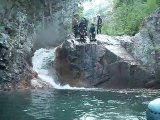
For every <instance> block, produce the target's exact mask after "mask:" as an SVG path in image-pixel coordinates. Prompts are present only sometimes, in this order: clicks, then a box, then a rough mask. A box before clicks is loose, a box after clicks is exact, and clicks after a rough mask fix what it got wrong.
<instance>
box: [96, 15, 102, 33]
mask: <svg viewBox="0 0 160 120" xmlns="http://www.w3.org/2000/svg"><path fill="white" fill-rule="evenodd" d="M97 17H98V20H97V34H99V33H100V34H101V28H102V18H101V16H100V15H98V16H97Z"/></svg>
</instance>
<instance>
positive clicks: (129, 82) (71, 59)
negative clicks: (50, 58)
mask: <svg viewBox="0 0 160 120" xmlns="http://www.w3.org/2000/svg"><path fill="white" fill-rule="evenodd" d="M96 39H97V43H95V42H94V43H90V42H89V40H88V39H87V42H86V43H85V44H81V43H79V42H78V41H77V40H74V39H72V38H71V39H68V40H66V41H65V42H64V43H63V44H62V45H61V46H59V47H58V48H57V51H56V54H57V57H56V61H55V63H54V64H55V66H56V67H55V68H56V70H57V72H58V73H59V79H60V82H61V84H70V85H71V86H83V87H103V88H122V87H125V88H126V87H130V88H135V87H144V83H145V82H146V81H148V80H149V77H150V74H148V72H147V70H145V69H144V68H143V67H142V66H141V64H140V63H139V62H138V61H137V60H136V59H134V57H133V56H131V55H130V53H129V52H128V51H127V50H126V49H125V48H124V46H123V44H122V43H123V41H122V38H121V39H118V37H110V36H107V35H97V37H96ZM125 42H126V41H125ZM129 42H130V41H129ZM130 43H132V42H130ZM128 44H129V43H128Z"/></svg>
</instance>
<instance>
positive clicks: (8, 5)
mask: <svg viewBox="0 0 160 120" xmlns="http://www.w3.org/2000/svg"><path fill="white" fill-rule="evenodd" d="M73 6H74V7H73ZM73 11H78V2H72V1H70V0H67V1H63V0H62V1H59V0H52V1H50V0H38V1H37V0H1V1H0V90H1V89H3V90H10V89H16V88H27V87H29V86H30V80H31V79H32V77H33V76H34V75H33V73H34V72H33V70H32V63H31V57H32V55H33V52H34V51H35V50H36V49H38V48H41V47H48V46H55V45H56V44H58V43H60V42H61V41H63V40H64V38H65V37H66V34H68V31H70V26H71V25H70V24H71V19H72V17H71V16H72V15H73Z"/></svg>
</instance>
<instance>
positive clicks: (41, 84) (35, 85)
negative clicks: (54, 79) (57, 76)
mask: <svg viewBox="0 0 160 120" xmlns="http://www.w3.org/2000/svg"><path fill="white" fill-rule="evenodd" d="M31 88H32V89H48V88H52V85H50V84H49V83H47V82H45V81H43V80H41V79H39V78H34V79H32V80H31Z"/></svg>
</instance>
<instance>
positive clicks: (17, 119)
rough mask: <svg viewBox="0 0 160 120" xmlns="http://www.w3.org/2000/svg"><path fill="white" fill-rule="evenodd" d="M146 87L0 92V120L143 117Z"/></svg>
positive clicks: (153, 94) (142, 119)
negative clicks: (132, 88)
mask: <svg viewBox="0 0 160 120" xmlns="http://www.w3.org/2000/svg"><path fill="white" fill-rule="evenodd" d="M157 97H160V93H159V92H158V91H150V90H147V91H146V90H103V89H91V90H89V89H86V90H85V89H81V90H56V89H52V90H28V91H16V92H6V93H0V120H146V119H145V110H146V108H147V104H148V102H149V101H151V100H153V99H155V98H157Z"/></svg>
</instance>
